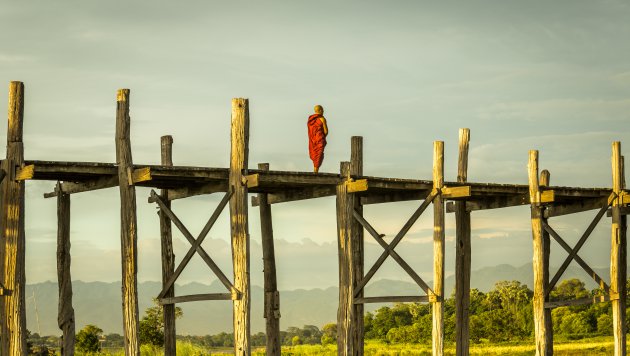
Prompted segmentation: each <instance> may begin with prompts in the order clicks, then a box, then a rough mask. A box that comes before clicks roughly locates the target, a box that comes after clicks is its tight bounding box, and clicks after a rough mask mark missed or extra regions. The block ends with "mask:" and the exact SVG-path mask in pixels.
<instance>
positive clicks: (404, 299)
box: [354, 295, 429, 304]
mask: <svg viewBox="0 0 630 356" xmlns="http://www.w3.org/2000/svg"><path fill="white" fill-rule="evenodd" d="M427 302H429V296H427V295H394V296H387V297H363V298H354V304H367V303H427Z"/></svg>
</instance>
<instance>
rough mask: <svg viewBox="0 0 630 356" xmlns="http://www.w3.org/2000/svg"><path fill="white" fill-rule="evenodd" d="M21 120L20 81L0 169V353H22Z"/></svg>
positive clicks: (14, 88) (12, 87)
mask: <svg viewBox="0 0 630 356" xmlns="http://www.w3.org/2000/svg"><path fill="white" fill-rule="evenodd" d="M23 121H24V84H23V83H22V82H11V83H10V84H9V115H8V128H7V154H6V159H5V160H4V161H3V162H2V170H4V171H5V172H6V173H7V178H6V179H4V180H3V181H2V212H1V213H2V216H1V217H0V231H2V239H1V243H2V245H0V247H1V248H0V252H1V253H2V256H1V257H2V259H1V260H0V266H1V268H2V273H1V278H2V281H0V283H1V284H2V286H3V288H4V289H5V291H4V293H5V295H4V296H3V297H2V298H0V303H2V304H1V308H0V309H1V312H2V318H1V319H2V327H1V328H0V333H1V334H2V336H1V338H2V348H1V351H0V354H2V355H3V356H4V355H7V356H22V355H26V351H27V350H26V349H27V347H26V303H25V302H26V300H25V295H24V293H25V291H24V287H25V270H24V267H25V266H24V265H25V236H24V182H22V181H16V180H15V171H16V168H17V167H19V166H20V165H22V164H23V163H24V145H23V143H22V128H23Z"/></svg>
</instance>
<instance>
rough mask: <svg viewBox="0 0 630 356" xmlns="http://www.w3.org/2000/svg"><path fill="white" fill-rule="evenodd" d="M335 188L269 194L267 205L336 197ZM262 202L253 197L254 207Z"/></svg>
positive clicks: (316, 188)
mask: <svg viewBox="0 0 630 356" xmlns="http://www.w3.org/2000/svg"><path fill="white" fill-rule="evenodd" d="M335 194H336V193H335V187H334V186H330V187H327V186H325V187H307V188H301V189H290V190H285V191H282V192H278V193H269V194H268V195H267V203H269V204H279V203H286V202H290V201H297V200H307V199H316V198H323V197H330V196H334V195H335ZM259 204H260V202H259V201H258V197H257V196H252V206H258V205H259Z"/></svg>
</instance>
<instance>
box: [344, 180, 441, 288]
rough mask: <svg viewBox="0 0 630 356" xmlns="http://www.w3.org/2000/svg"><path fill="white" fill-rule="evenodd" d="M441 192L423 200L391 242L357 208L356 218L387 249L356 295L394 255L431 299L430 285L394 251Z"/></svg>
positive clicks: (437, 191)
mask: <svg viewBox="0 0 630 356" xmlns="http://www.w3.org/2000/svg"><path fill="white" fill-rule="evenodd" d="M438 194H440V192H439V190H437V189H435V190H433V191H432V192H431V194H429V196H428V197H427V198H426V199H425V200H424V201H423V202H422V204H421V205H420V206H419V207H418V209H416V211H415V212H414V213H413V215H411V217H410V218H409V220H408V221H407V222H406V223H405V225H404V226H403V227H402V229H401V230H400V231H399V232H398V234H396V237H394V239H393V240H392V242H391V243H390V244H387V242H385V241H384V240H383V238H382V236H381V235H379V234H378V233H377V232H376V230H374V228H373V227H372V226H371V225H370V224H369V223H368V222H367V221H366V220H365V219H364V218H363V217H362V216H361V215H360V214H359V213H357V212H356V210H355V211H354V212H353V215H354V218H355V219H356V220H357V221H358V222H359V223H360V224H361V226H363V227H364V228H365V229H366V230H367V231H368V232H369V233H370V235H372V236H373V237H374V239H376V241H377V242H378V243H379V244H380V245H381V246H382V247H383V248H384V249H385V251H383V253H382V254H381V256H380V257H379V258H378V259H377V260H376V262H375V263H374V265H373V266H372V268H370V270H369V271H368V273H367V274H366V275H365V277H363V279H362V280H361V281H360V282H359V283H358V284H357V286H356V289H355V290H354V297H355V298H359V296H360V294H361V291H362V290H363V288H364V287H365V285H366V284H367V283H368V282H369V281H370V279H371V278H372V277H373V276H374V274H375V273H376V271H378V269H379V268H380V267H381V265H382V264H383V262H385V259H387V256H392V258H393V259H394V260H395V261H396V262H398V264H399V265H400V266H401V267H402V268H403V269H404V270H405V271H406V272H407V273H408V274H409V276H411V278H413V280H414V281H415V282H416V283H417V284H418V285H419V286H420V287H421V288H422V289H423V290H424V291H425V292H426V293H427V294H428V295H429V299H432V298H431V297H433V296H434V293H433V291H432V290H431V288H429V286H428V285H427V284H426V283H425V282H424V281H423V280H422V278H420V276H418V275H417V274H416V272H414V271H413V269H412V268H411V267H410V266H409V265H408V264H407V263H406V262H405V261H404V260H403V259H402V258H401V257H400V255H398V253H396V251H394V249H395V248H396V246H397V245H398V243H399V242H400V241H401V240H402V238H403V237H404V236H405V234H407V232H408V231H409V229H411V227H412V226H413V224H414V223H415V222H416V221H417V220H418V218H419V217H420V215H422V213H423V212H424V211H425V210H426V209H427V208H428V207H429V205H430V204H431V202H433V199H435V197H436V196H437V195H438Z"/></svg>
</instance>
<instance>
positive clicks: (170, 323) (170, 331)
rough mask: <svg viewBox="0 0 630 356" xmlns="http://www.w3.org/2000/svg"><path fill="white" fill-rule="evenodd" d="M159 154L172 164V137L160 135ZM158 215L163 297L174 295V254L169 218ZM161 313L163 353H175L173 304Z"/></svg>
mask: <svg viewBox="0 0 630 356" xmlns="http://www.w3.org/2000/svg"><path fill="white" fill-rule="evenodd" d="M160 147H161V150H160V153H161V154H160V155H161V163H162V165H163V166H172V165H173V137H172V136H162V137H161V138H160ZM160 195H161V196H162V198H163V199H165V200H166V199H167V197H168V190H167V189H162V191H161V192H160ZM164 205H166V207H168V208H169V209H170V208H171V202H170V201H168V200H166V201H165V202H164ZM158 215H159V216H160V242H161V253H162V289H163V290H164V289H166V293H164V298H165V299H166V298H173V297H174V296H175V285H171V286H170V287H168V289H167V286H166V283H167V282H168V280H169V279H170V278H171V276H172V275H173V273H174V272H175V254H174V253H173V234H172V229H171V228H172V227H171V219H169V218H168V216H166V214H164V212H163V211H162V210H160V211H159V212H158ZM162 313H163V317H164V355H167V356H171V355H175V352H176V351H175V335H176V331H175V330H176V329H175V305H174V304H163V306H162Z"/></svg>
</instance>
